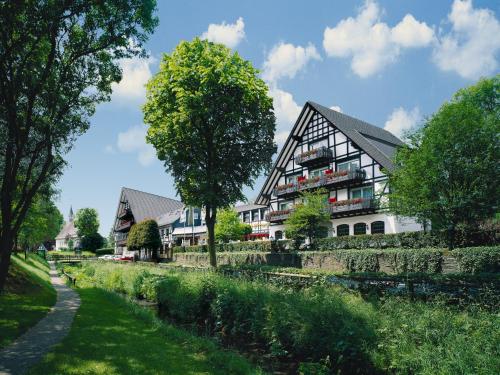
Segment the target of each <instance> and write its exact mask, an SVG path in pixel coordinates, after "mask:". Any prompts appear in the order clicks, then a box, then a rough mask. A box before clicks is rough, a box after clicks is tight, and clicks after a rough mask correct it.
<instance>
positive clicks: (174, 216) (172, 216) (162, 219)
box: [156, 208, 183, 227]
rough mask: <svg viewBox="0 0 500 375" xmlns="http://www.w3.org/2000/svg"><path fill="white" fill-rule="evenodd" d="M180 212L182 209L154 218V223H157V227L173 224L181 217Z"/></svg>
mask: <svg viewBox="0 0 500 375" xmlns="http://www.w3.org/2000/svg"><path fill="white" fill-rule="evenodd" d="M182 210H183V208H181V209H178V210H175V211H170V212H167V213H166V214H163V215H160V216H158V217H157V218H156V222H157V223H158V226H160V227H162V226H165V225H169V224H173V223H175V222H176V221H177V220H179V218H180V217H181V214H182Z"/></svg>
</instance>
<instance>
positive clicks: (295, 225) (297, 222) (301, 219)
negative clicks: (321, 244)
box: [285, 189, 331, 245]
mask: <svg viewBox="0 0 500 375" xmlns="http://www.w3.org/2000/svg"><path fill="white" fill-rule="evenodd" d="M326 200H327V193H326V191H325V190H323V189H319V190H316V191H313V192H303V193H302V203H299V204H297V205H296V206H295V208H294V210H293V211H292V213H291V214H290V216H289V217H288V219H287V220H286V221H285V234H286V237H287V238H290V239H293V240H294V242H295V243H296V244H299V243H301V242H302V241H304V240H305V239H308V240H309V243H310V244H311V245H314V241H315V240H316V239H317V238H323V237H326V236H327V235H328V229H329V228H331V222H330V214H329V213H328V209H327V203H326Z"/></svg>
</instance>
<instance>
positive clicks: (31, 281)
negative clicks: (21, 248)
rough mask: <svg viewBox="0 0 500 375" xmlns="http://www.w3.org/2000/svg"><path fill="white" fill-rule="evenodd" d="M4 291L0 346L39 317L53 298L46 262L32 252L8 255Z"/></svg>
mask: <svg viewBox="0 0 500 375" xmlns="http://www.w3.org/2000/svg"><path fill="white" fill-rule="evenodd" d="M11 261H12V263H11V267H10V269H9V275H8V277H7V283H6V286H5V291H4V293H2V294H0V332H1V334H0V348H2V347H5V346H7V345H8V344H9V343H11V342H12V341H13V340H14V339H15V338H17V337H18V336H20V335H22V334H23V333H24V332H26V331H27V329H28V328H30V327H32V326H34V325H35V324H36V323H37V322H38V321H39V320H40V319H42V318H43V317H44V316H45V315H46V314H47V312H48V311H49V310H50V308H51V307H52V306H53V305H54V303H55V302H56V292H55V290H54V288H53V287H52V285H51V284H50V277H49V266H48V264H47V262H45V261H44V260H43V259H41V258H40V257H38V256H36V255H29V256H28V259H27V260H26V261H25V260H24V255H12V258H11Z"/></svg>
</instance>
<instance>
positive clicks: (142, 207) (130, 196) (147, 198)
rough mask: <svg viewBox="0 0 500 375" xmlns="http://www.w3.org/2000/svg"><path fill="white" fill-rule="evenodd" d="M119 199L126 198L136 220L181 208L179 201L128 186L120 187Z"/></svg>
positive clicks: (154, 216)
mask: <svg viewBox="0 0 500 375" xmlns="http://www.w3.org/2000/svg"><path fill="white" fill-rule="evenodd" d="M120 199H126V200H127V201H128V203H129V205H130V209H131V210H132V215H133V216H134V219H135V221H136V222H139V221H142V220H145V219H154V220H156V219H157V218H158V217H159V216H161V215H164V214H166V213H169V212H172V211H176V210H179V209H181V208H182V207H183V206H184V205H183V204H182V202H181V201H178V200H175V199H171V198H166V197H162V196H160V195H156V194H151V193H146V192H144V191H139V190H135V189H130V188H126V187H124V188H122V194H121V198H120Z"/></svg>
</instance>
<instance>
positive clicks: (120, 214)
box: [118, 208, 132, 219]
mask: <svg viewBox="0 0 500 375" xmlns="http://www.w3.org/2000/svg"><path fill="white" fill-rule="evenodd" d="M130 214H132V210H131V209H130V208H124V209H123V210H121V211H120V212H118V219H123V218H124V217H127V216H129V215H130Z"/></svg>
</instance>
